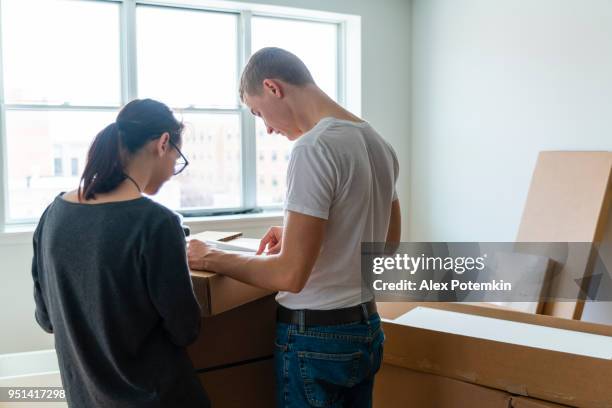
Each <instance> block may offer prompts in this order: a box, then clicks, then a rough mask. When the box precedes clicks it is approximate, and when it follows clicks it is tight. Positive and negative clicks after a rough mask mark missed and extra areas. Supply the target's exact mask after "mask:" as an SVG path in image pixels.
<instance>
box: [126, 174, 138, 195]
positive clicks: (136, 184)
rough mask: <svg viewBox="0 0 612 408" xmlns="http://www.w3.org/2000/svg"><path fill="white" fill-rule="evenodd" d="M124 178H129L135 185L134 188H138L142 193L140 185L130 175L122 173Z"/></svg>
mask: <svg viewBox="0 0 612 408" xmlns="http://www.w3.org/2000/svg"><path fill="white" fill-rule="evenodd" d="M124 176H125V178H127V179H128V180H130V181H131V182H132V183H134V185H135V186H136V188H137V189H138V192H139V193H142V190H141V189H140V186H139V185H138V183H137V182H136V181H135V180H134V179H133V178H131V177H130V176H128V175H127V174H124Z"/></svg>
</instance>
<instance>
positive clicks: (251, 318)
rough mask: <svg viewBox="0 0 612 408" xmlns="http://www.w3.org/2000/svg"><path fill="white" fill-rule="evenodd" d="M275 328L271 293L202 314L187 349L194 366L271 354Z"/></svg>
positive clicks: (225, 362) (206, 365)
mask: <svg viewBox="0 0 612 408" xmlns="http://www.w3.org/2000/svg"><path fill="white" fill-rule="evenodd" d="M275 328H276V301H275V300H274V296H266V297H264V298H262V299H258V300H256V301H253V302H250V303H248V304H246V305H243V306H240V307H237V308H235V309H232V310H229V311H227V312H224V313H221V314H218V315H212V316H207V317H203V318H202V329H201V331H200V335H199V336H198V339H197V340H196V341H195V343H193V344H192V345H191V346H189V348H188V349H187V351H188V352H189V356H190V357H191V361H192V362H193V365H194V367H195V368H196V369H204V368H211V367H217V366H221V365H224V364H233V363H237V362H241V361H246V360H251V359H257V358H262V357H269V356H272V354H273V353H274V336H275Z"/></svg>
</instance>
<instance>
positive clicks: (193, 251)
mask: <svg viewBox="0 0 612 408" xmlns="http://www.w3.org/2000/svg"><path fill="white" fill-rule="evenodd" d="M213 251H214V249H212V247H210V246H209V245H206V244H205V243H204V242H202V241H199V240H197V239H192V240H191V241H189V244H188V245H187V259H188V261H189V267H190V268H191V269H193V270H196V271H205V270H206V257H207V256H208V255H209V254H210V253H211V252H213Z"/></svg>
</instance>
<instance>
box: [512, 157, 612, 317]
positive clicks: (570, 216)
mask: <svg viewBox="0 0 612 408" xmlns="http://www.w3.org/2000/svg"><path fill="white" fill-rule="evenodd" d="M611 171H612V153H611V152H541V153H540V155H539V156H538V161H537V164H536V168H535V171H534V174H533V178H532V181H531V186H530V188H529V193H528V196H527V202H526V204H525V209H524V211H523V217H522V220H521V224H520V227H519V232H518V236H517V241H518V242H596V241H599V240H601V236H602V234H603V230H604V228H605V218H606V216H607V213H608V209H609V207H610V200H611V192H610V188H611ZM590 260H591V257H590V256H589V254H586V255H585V254H575V255H570V258H569V259H568V262H567V264H566V265H565V267H564V268H563V270H562V271H561V273H562V274H563V275H564V276H567V279H563V282H565V284H568V285H570V284H572V283H573V279H580V278H583V277H584V276H585V274H586V273H587V272H588V267H589V262H590ZM557 261H559V260H557ZM561 289H563V292H564V293H567V292H566V290H567V289H568V288H558V287H555V285H553V287H551V294H553V295H554V293H556V292H557V291H558V290H561ZM571 289H574V290H576V295H577V296H578V293H579V289H578V288H577V287H576V288H573V287H572V288H571ZM577 298H578V297H577ZM583 306H584V303H583V302H581V301H576V302H553V303H547V304H545V305H544V313H545V314H549V315H553V316H559V317H566V318H574V319H578V318H580V315H581V313H582V309H583Z"/></svg>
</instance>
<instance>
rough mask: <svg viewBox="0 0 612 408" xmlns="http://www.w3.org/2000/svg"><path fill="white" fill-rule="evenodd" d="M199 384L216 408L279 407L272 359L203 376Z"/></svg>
mask: <svg viewBox="0 0 612 408" xmlns="http://www.w3.org/2000/svg"><path fill="white" fill-rule="evenodd" d="M200 382H201V383H202V385H203V386H204V388H205V389H206V392H207V393H208V397H209V398H210V401H211V403H212V406H213V407H215V408H245V407H248V408H273V407H274V406H275V405H276V403H275V398H276V397H275V395H276V394H275V390H276V388H275V387H276V384H275V379H274V360H273V359H271V358H270V359H266V360H262V361H258V362H253V363H249V364H242V365H237V366H233V367H229V368H225V369H217V370H213V371H208V372H205V373H202V374H200Z"/></svg>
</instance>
